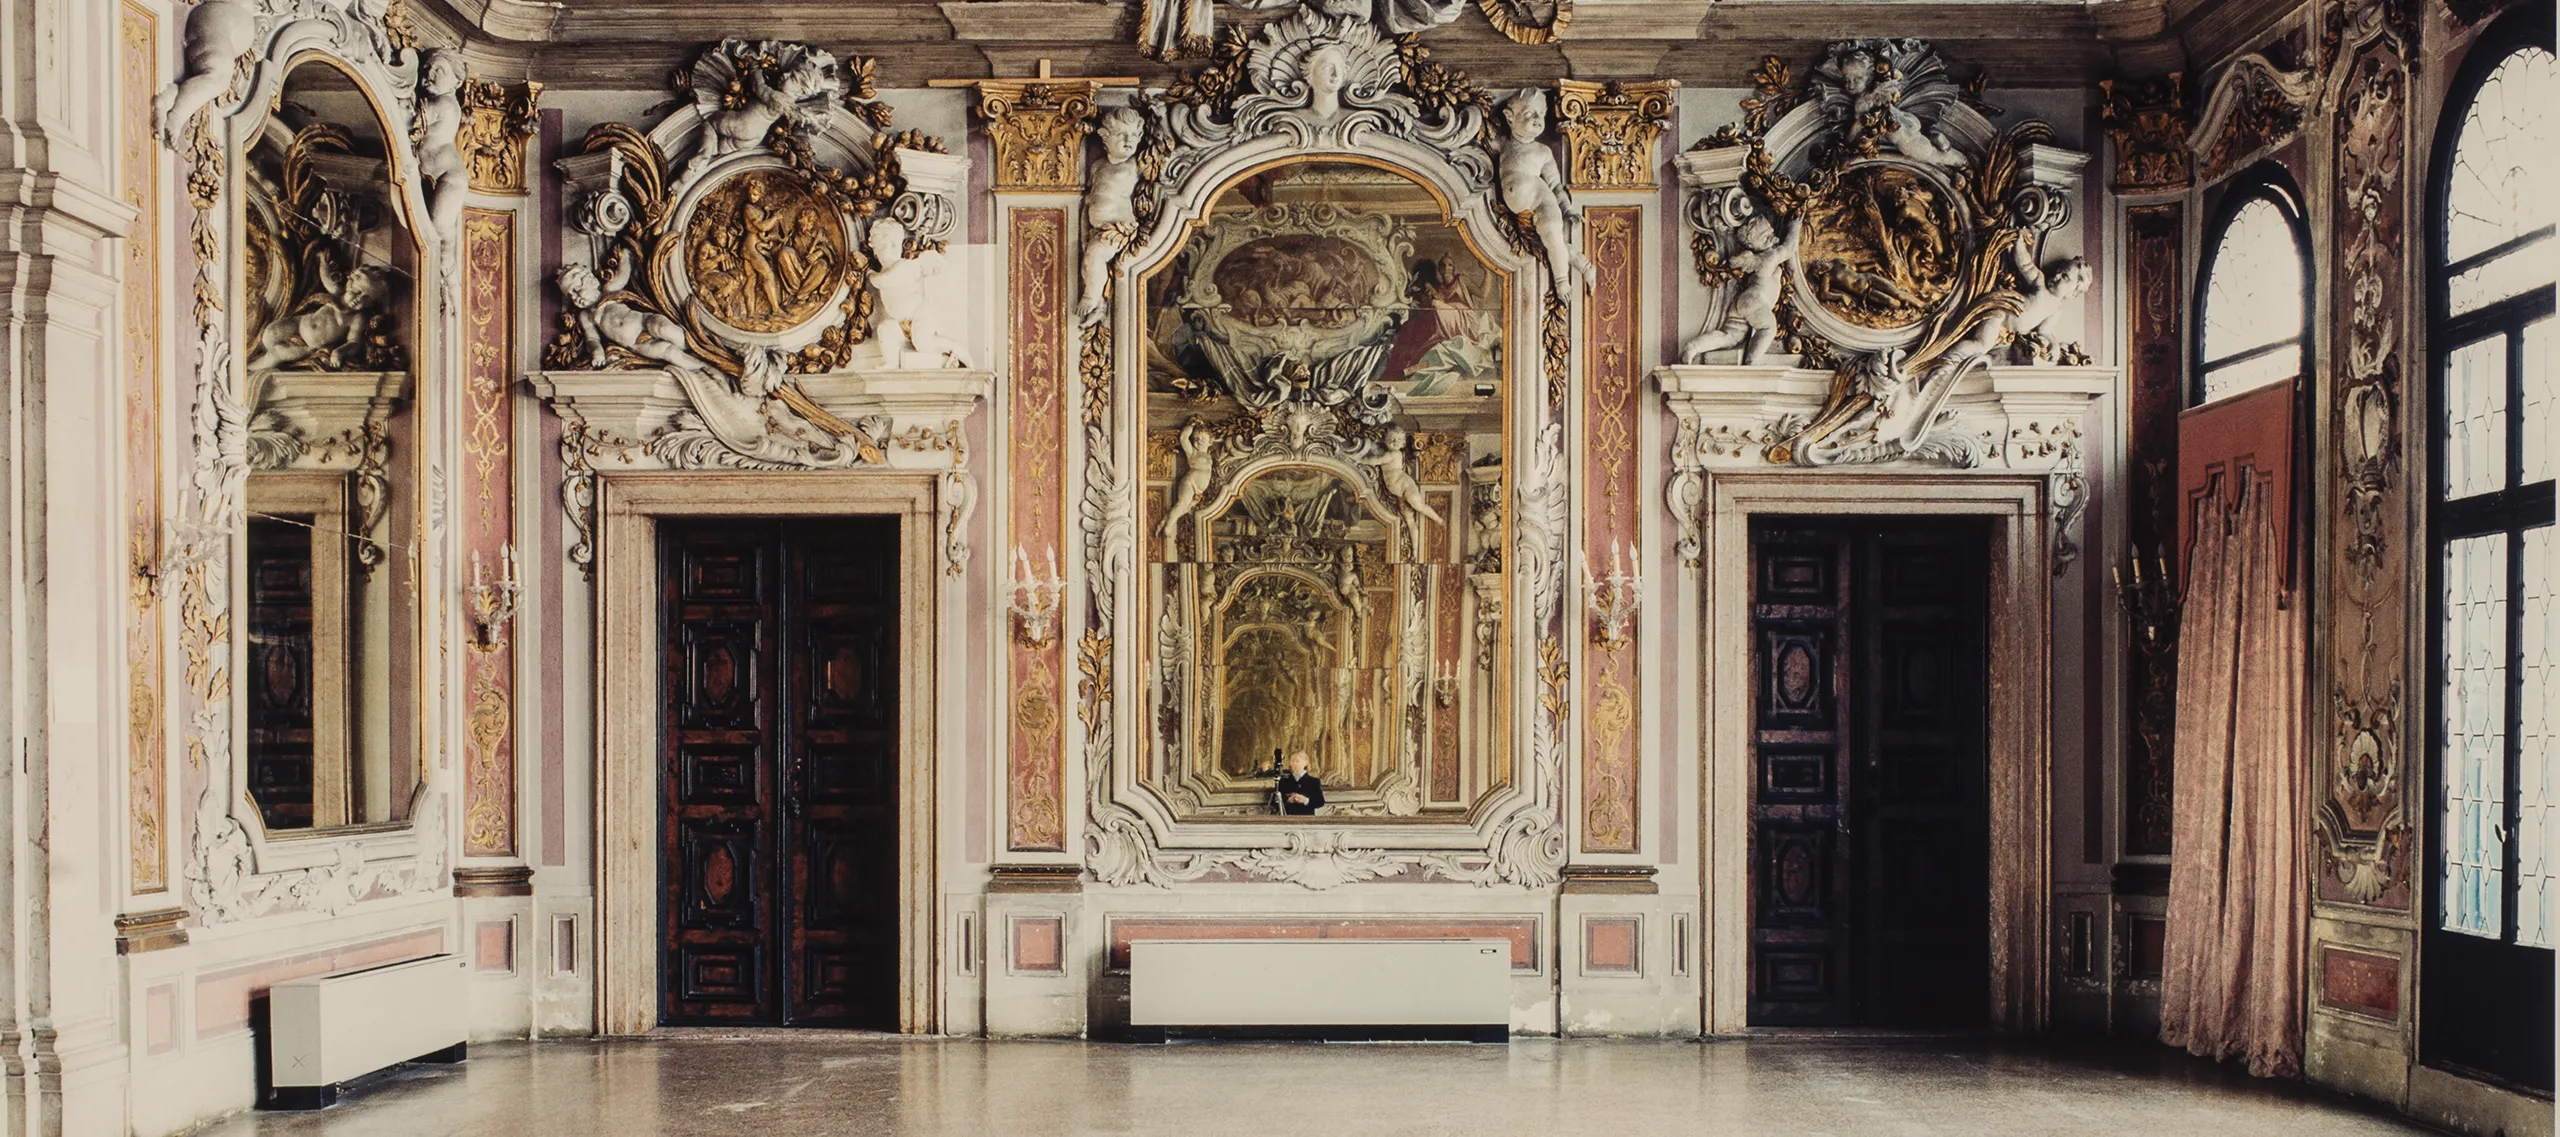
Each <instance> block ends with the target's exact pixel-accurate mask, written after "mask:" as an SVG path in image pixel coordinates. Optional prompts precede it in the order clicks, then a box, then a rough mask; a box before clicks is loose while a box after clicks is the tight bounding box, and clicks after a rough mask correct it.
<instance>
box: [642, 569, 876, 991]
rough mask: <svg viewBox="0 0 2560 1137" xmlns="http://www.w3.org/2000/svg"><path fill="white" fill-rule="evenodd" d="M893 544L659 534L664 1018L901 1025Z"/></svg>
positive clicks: (661, 877)
mask: <svg viewBox="0 0 2560 1137" xmlns="http://www.w3.org/2000/svg"><path fill="white" fill-rule="evenodd" d="M897 539H898V532H897V522H896V520H895V519H894V518H855V519H838V518H830V519H825V520H808V521H791V522H782V521H773V520H762V521H705V522H689V523H684V524H671V525H668V526H666V527H665V528H664V529H663V530H662V547H661V564H662V566H663V573H664V578H665V579H664V587H665V590H666V592H665V595H666V597H667V600H666V611H665V615H664V625H663V629H664V636H665V657H666V690H667V691H668V692H669V696H670V697H669V698H668V700H667V703H668V709H667V711H666V721H665V724H664V733H663V746H664V750H665V768H664V771H663V779H664V787H665V788H664V799H665V824H666V828H665V834H666V836H665V848H664V851H663V853H662V863H661V875H660V879H661V881H662V882H663V899H662V908H663V913H664V914H663V920H664V923H665V942H664V964H663V968H662V971H663V976H664V980H663V991H662V1004H661V1017H662V1018H663V1019H664V1020H665V1021H667V1022H670V1023H685V1022H724V1023H739V1022H759V1023H776V1024H783V1023H788V1024H812V1025H830V1026H866V1027H877V1028H881V1029H888V1030H894V1029H897V1026H898V1021H897V991H898V973H897V967H898V953H897V931H896V928H897V915H898V872H897V863H898V862H897V857H898V833H897V817H898V811H897V802H898V776H897V775H898V752H897V712H898V708H897V672H898V665H899V660H898V658H897V628H898V616H899V611H900V607H899V597H898V577H897V568H898V543H897Z"/></svg>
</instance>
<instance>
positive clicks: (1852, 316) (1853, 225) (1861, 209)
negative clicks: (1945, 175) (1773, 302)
mask: <svg viewBox="0 0 2560 1137" xmlns="http://www.w3.org/2000/svg"><path fill="white" fill-rule="evenodd" d="M1961 239H1962V234H1961V232H1960V230H1959V229H1958V227H1957V222H1956V210H1955V205H1954V203H1953V202H1951V201H1950V200H1949V198H1948V193H1947V190H1946V189H1945V188H1943V187H1941V186H1940V185H1939V184H1938V183H1937V182H1935V181H1933V180H1931V179H1930V178H1929V177H1928V176H1926V175H1924V174H1921V173H1920V172H1918V171H1916V170H1913V169H1911V168H1910V167H1908V166H1902V165H1896V164H1893V163H1878V164H1875V165H1866V166H1857V167H1853V168H1851V169H1849V170H1847V171H1845V172H1843V173H1842V174H1841V175H1840V179H1839V181H1838V182H1837V183H1836V184H1834V185H1833V187H1832V189H1831V191H1830V192H1829V193H1826V194H1823V195H1822V196H1820V197H1818V198H1815V199H1814V200H1813V201H1812V202H1810V203H1808V204H1807V206H1806V207H1805V217H1804V250H1803V255H1802V259H1801V262H1800V266H1799V267H1800V271H1802V272H1803V274H1804V284H1805V286H1806V288H1805V290H1806V292H1807V293H1809V294H1810V295H1811V297H1812V298H1813V301H1814V303H1816V304H1819V305H1821V306H1822V308H1823V310H1824V311H1827V312H1829V313H1831V314H1832V315H1834V316H1837V317H1839V318H1840V319H1843V320H1846V321H1848V322H1849V323H1852V324H1855V325H1857V326H1859V327H1862V328H1876V329H1880V330H1882V329H1894V328H1907V327H1910V326H1911V325H1913V324H1917V323H1919V322H1920V321H1921V320H1923V319H1926V318H1927V317H1928V315H1929V313H1930V312H1932V311H1934V310H1935V309H1936V308H1937V307H1938V306H1939V305H1940V304H1943V303H1945V302H1946V300H1947V297H1948V295H1949V294H1951V293H1953V292H1954V291H1955V287H1956V272H1957V265H1958V263H1959V261H1960V260H1961V259H1962V257H1961V254H1962V250H1961V248H1960V247H1959V246H1960V244H1961Z"/></svg>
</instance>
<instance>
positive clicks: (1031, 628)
mask: <svg viewBox="0 0 2560 1137" xmlns="http://www.w3.org/2000/svg"><path fill="white" fill-rule="evenodd" d="M1047 557H1048V571H1047V574H1046V575H1035V574H1034V573H1033V572H1032V571H1031V554H1029V553H1026V552H1023V551H1022V546H1020V545H1016V546H1014V547H1013V580H1012V582H1011V586H1010V588H1009V589H1008V593H1009V595H1008V597H1007V600H1006V602H1005V607H1006V610H1007V611H1009V612H1011V613H1013V641H1014V642H1015V643H1018V644H1021V645H1022V646H1024V647H1028V648H1044V647H1047V646H1049V645H1050V644H1053V643H1056V642H1057V639H1058V604H1059V602H1060V601H1061V600H1063V599H1065V598H1066V594H1067V582H1066V580H1065V579H1064V578H1062V577H1060V576H1059V575H1058V550H1057V549H1055V548H1052V549H1050V550H1049V552H1048V554H1047Z"/></svg>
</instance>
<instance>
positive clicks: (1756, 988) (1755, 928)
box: [1750, 528, 1856, 1025]
mask: <svg viewBox="0 0 2560 1137" xmlns="http://www.w3.org/2000/svg"><path fill="white" fill-rule="evenodd" d="M1756 538H1757V539H1756V540H1755V542H1754V546H1753V548H1754V557H1755V559H1756V561H1757V564H1756V567H1755V571H1754V573H1753V596H1752V609H1751V612H1752V622H1753V628H1752V645H1753V654H1752V664H1753V690H1754V692H1755V693H1754V696H1753V699H1752V702H1753V704H1754V706H1753V722H1752V728H1753V729H1752V741H1753V758H1752V760H1753V762H1754V764H1755V765H1756V766H1757V767H1758V768H1757V770H1755V771H1754V772H1755V774H1756V775H1757V776H1756V777H1755V778H1754V782H1755V783H1756V785H1758V786H1759V787H1760V788H1761V792H1760V793H1758V794H1757V795H1756V796H1755V798H1754V800H1753V802H1752V810H1751V813H1752V824H1751V865H1752V875H1753V878H1754V881H1755V886H1754V888H1753V890H1752V919H1751V946H1752V955H1753V959H1754V964H1755V965H1754V967H1753V969H1752V991H1751V1005H1750V1015H1751V1021H1752V1022H1754V1023H1761V1024H1769V1025H1829V1024H1840V1023H1847V1022H1851V1021H1854V1019H1855V1017H1856V1006H1855V1003H1854V999H1853V997H1852V992H1851V991H1850V990H1849V989H1848V987H1847V986H1846V982H1847V980H1848V979H1849V978H1850V977H1851V975H1852V968H1851V966H1850V959H1849V952H1850V948H1851V946H1852V945H1851V943H1850V939H1849V931H1850V921H1849V919H1848V914H1847V913H1846V911H1845V908H1846V905H1847V903H1848V901H1849V892H1848V882H1849V875H1848V868H1849V864H1848V861H1847V848H1846V846H1845V844H1844V843H1843V842H1842V841H1841V840H1840V838H1841V837H1842V835H1843V834H1845V833H1846V832H1847V827H1848V823H1849V815H1848V804H1849V790H1850V786H1849V779H1850V778H1851V777H1853V776H1854V771H1853V769H1852V768H1851V766H1850V765H1849V764H1848V763H1847V762H1845V761H1843V754H1844V752H1845V748H1846V747H1847V745H1848V743H1849V732H1848V730H1847V725H1848V724H1847V723H1846V722H1845V721H1844V720H1843V718H1842V715H1841V705H1840V699H1841V693H1842V688H1843V687H1844V686H1845V685H1846V680H1847V672H1846V667H1847V664H1848V653H1847V650H1846V649H1847V647H1848V644H1847V640H1848V630H1849V626H1848V605H1847V596H1846V594H1845V592H1844V591H1843V590H1844V589H1845V588H1846V586H1847V583H1848V578H1849V574H1848V570H1849V561H1848V555H1849V543H1848V541H1847V540H1845V539H1844V538H1843V537H1842V535H1840V534H1838V533H1833V532H1829V531H1826V530H1822V529H1811V528H1806V529H1779V530H1769V531H1766V532H1759V533H1756Z"/></svg>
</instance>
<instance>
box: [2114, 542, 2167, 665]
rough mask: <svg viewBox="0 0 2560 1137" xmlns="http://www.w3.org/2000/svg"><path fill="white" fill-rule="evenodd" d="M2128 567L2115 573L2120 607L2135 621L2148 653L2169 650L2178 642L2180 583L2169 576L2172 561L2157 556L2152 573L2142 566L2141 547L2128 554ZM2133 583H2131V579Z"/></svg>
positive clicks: (2120, 567)
mask: <svg viewBox="0 0 2560 1137" xmlns="http://www.w3.org/2000/svg"><path fill="white" fill-rule="evenodd" d="M2124 559H2125V563H2124V564H2122V565H2118V566H2115V567H2114V569H2113V570H2112V571H2113V573H2114V575H2115V580H2116V604H2117V605H2118V606H2120V607H2122V608H2123V609H2124V614H2125V615H2126V616H2127V617H2129V618H2131V619H2132V621H2133V634H2134V636H2135V637H2136V639H2137V640H2138V641H2139V646H2140V647H2141V648H2142V650H2143V651H2144V652H2146V653H2158V652H2162V651H2166V650H2168V649H2169V648H2170V647H2171V646H2172V645H2174V644H2176V643H2177V642H2178V611H2179V609H2180V607H2181V606H2182V601H2181V599H2180V597H2179V596H2178V581H2177V578H2176V577H2173V576H2171V575H2170V573H2169V558H2168V557H2167V556H2166V555H2162V554H2154V555H2153V556H2152V557H2151V571H2150V572H2148V573H2146V572H2144V571H2143V566H2142V560H2143V558H2142V550H2141V549H2140V548H2139V547H2133V548H2128V549H2127V550H2126V551H2125V558H2124ZM2128 577H2129V578H2130V579H2127V578H2128Z"/></svg>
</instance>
